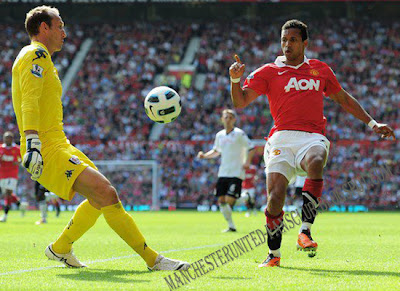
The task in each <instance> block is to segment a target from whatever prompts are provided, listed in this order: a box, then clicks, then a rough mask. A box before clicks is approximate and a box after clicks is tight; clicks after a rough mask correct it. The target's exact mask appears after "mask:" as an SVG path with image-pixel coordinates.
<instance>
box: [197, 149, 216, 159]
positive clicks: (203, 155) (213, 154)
mask: <svg viewBox="0 0 400 291" xmlns="http://www.w3.org/2000/svg"><path fill="white" fill-rule="evenodd" d="M219 155H220V153H219V152H217V151H216V150H210V151H208V152H206V153H204V152H203V151H199V153H198V154H197V158H199V159H213V158H216V157H218V156H219Z"/></svg>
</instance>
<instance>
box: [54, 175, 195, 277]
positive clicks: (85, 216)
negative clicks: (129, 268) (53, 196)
mask: <svg viewBox="0 0 400 291" xmlns="http://www.w3.org/2000/svg"><path fill="white" fill-rule="evenodd" d="M73 188H74V190H75V191H77V192H79V193H80V194H82V195H83V196H85V197H86V198H87V199H88V200H86V201H84V202H83V203H82V204H81V205H80V206H79V207H78V209H77V211H76V212H75V214H74V217H73V218H72V219H71V221H70V223H69V224H68V225H67V227H66V228H65V229H64V231H63V233H62V234H61V236H60V237H59V238H58V240H57V241H56V242H55V243H54V244H53V246H49V247H51V248H52V249H53V251H54V252H56V253H57V256H58V257H59V254H62V253H69V252H70V251H71V246H72V243H73V242H74V241H76V240H77V239H79V238H80V237H81V236H82V235H83V234H84V233H85V232H86V231H87V230H88V229H89V228H90V227H92V226H93V225H94V223H95V222H96V220H97V218H98V217H99V216H100V214H101V213H103V215H104V218H105V219H106V221H107V223H108V224H109V226H110V227H111V228H112V229H113V230H114V231H115V232H116V233H117V234H118V235H119V236H120V237H121V238H122V239H123V240H124V241H125V242H126V243H127V244H128V245H129V246H130V247H131V248H132V249H133V250H134V251H136V252H137V253H138V254H139V255H140V256H141V257H142V258H143V260H144V261H145V262H146V263H147V266H148V268H149V269H151V270H178V269H187V268H188V267H189V263H186V262H181V261H177V260H171V259H168V258H164V257H163V256H161V255H159V254H158V253H157V252H156V251H154V250H153V249H152V248H150V247H149V246H148V245H147V244H146V241H145V238H144V236H143V235H142V233H141V232H140V230H139V229H138V227H137V226H136V223H135V221H134V220H133V218H132V217H131V216H130V215H129V214H128V213H127V212H126V211H125V209H124V208H123V206H122V204H121V202H120V201H119V198H118V194H117V192H116V190H115V188H114V187H113V186H112V185H111V183H110V182H109V181H108V180H107V179H106V178H105V177H104V176H103V175H102V174H101V173H100V172H98V171H96V170H94V169H92V168H90V167H87V168H86V169H85V170H84V171H83V172H82V173H81V174H80V175H79V176H78V178H77V179H76V181H75V183H74V186H73Z"/></svg>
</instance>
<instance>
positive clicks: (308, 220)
mask: <svg viewBox="0 0 400 291" xmlns="http://www.w3.org/2000/svg"><path fill="white" fill-rule="evenodd" d="M326 158H327V152H326V150H325V148H323V147H322V146H314V147H312V148H310V149H309V150H308V151H307V153H306V155H305V156H304V158H303V160H302V161H301V167H302V168H303V169H304V170H305V171H306V172H307V179H306V181H305V183H304V186H303V191H302V194H303V207H302V215H301V216H302V221H303V223H302V225H301V227H300V231H299V237H298V240H297V249H299V250H304V251H307V252H309V256H310V257H313V256H315V254H316V250H317V248H318V244H317V243H316V242H315V241H314V240H313V239H312V237H311V226H312V225H313V223H314V220H315V217H316V215H317V207H318V199H319V198H320V197H321V196H322V188H323V185H324V180H323V179H322V173H323V169H324V165H325V161H326Z"/></svg>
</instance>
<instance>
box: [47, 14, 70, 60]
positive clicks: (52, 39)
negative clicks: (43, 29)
mask: <svg viewBox="0 0 400 291" xmlns="http://www.w3.org/2000/svg"><path fill="white" fill-rule="evenodd" d="M47 35H48V41H49V46H51V48H52V49H53V51H55V52H58V51H60V50H61V49H62V47H63V44H64V39H65V38H66V37H67V34H66V33H65V30H64V22H63V21H62V19H61V17H60V16H58V15H54V17H53V19H52V20H51V27H50V28H49V30H48V32H47Z"/></svg>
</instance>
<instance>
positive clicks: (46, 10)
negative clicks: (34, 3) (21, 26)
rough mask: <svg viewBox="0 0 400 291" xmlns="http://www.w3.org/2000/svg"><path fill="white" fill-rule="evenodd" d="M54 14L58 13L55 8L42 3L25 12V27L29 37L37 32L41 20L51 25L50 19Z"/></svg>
mask: <svg viewBox="0 0 400 291" xmlns="http://www.w3.org/2000/svg"><path fill="white" fill-rule="evenodd" d="M54 15H60V12H59V11H58V9H57V8H54V7H50V6H46V5H42V6H38V7H35V8H33V9H32V10H30V11H29V12H28V13H27V14H26V19H25V29H26V32H27V33H28V35H29V37H32V36H35V35H38V34H39V27H40V24H42V22H45V23H46V24H47V25H48V26H49V27H51V20H52V19H53V17H54Z"/></svg>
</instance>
